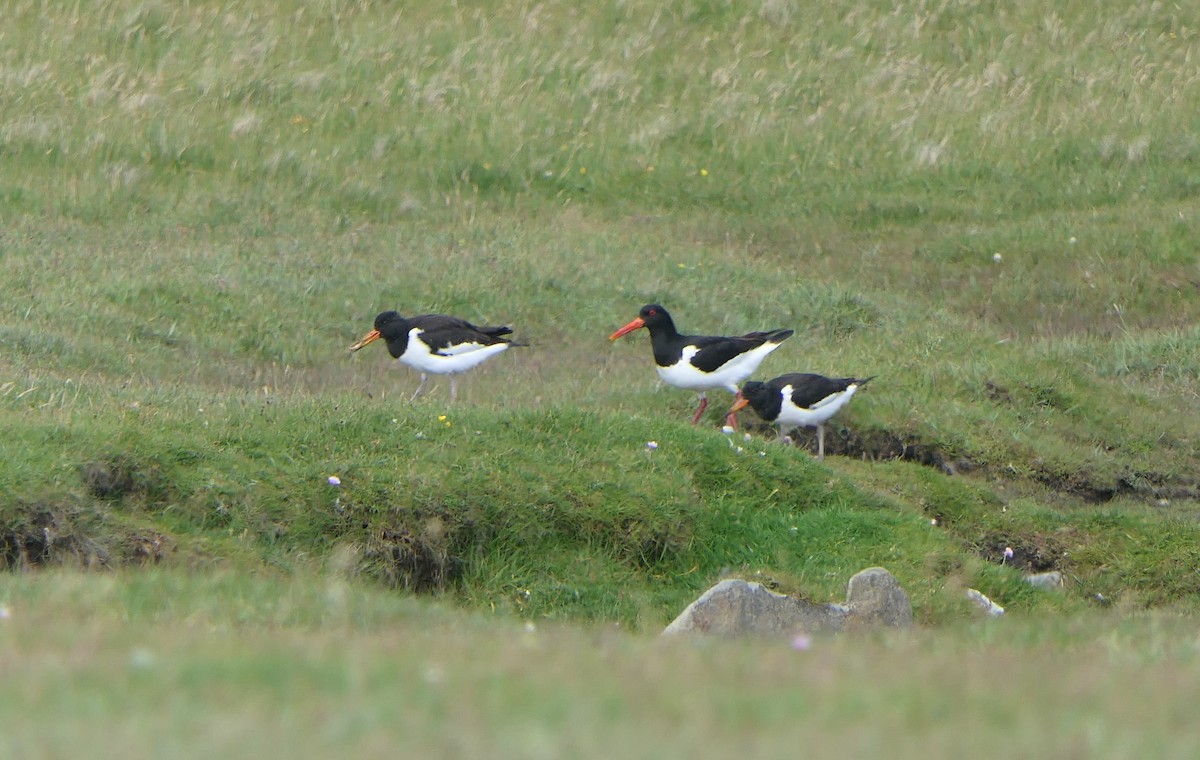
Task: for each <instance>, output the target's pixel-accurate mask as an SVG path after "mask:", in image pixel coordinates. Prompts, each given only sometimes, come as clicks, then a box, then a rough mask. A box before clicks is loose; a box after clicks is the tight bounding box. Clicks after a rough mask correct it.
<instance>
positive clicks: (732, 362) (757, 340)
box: [608, 304, 793, 427]
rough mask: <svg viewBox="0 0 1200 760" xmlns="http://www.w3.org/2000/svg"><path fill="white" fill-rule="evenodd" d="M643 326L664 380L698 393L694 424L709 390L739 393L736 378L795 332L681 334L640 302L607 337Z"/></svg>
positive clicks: (655, 308)
mask: <svg viewBox="0 0 1200 760" xmlns="http://www.w3.org/2000/svg"><path fill="white" fill-rule="evenodd" d="M643 327H644V328H646V329H647V330H649V331H650V347H651V349H653V351H654V363H655V365H656V369H657V370H658V376H659V377H660V378H662V381H663V382H664V383H666V384H667V385H673V386H675V387H676V388H685V389H688V390H693V391H696V392H697V393H698V394H700V408H699V409H697V410H696V414H695V416H693V417H692V424H693V425H694V424H696V423H697V422H699V421H700V416H701V415H702V414H704V410H705V409H706V408H708V396H707V391H709V390H712V389H714V388H724V389H725V390H727V391H729V392H730V393H732V394H734V395H735V396H740V394H739V393H738V383H741V382H742V381H743V380H745V379H746V378H748V377H750V375H752V374H754V370H756V369H758V365H759V364H762V360H763V359H765V358H766V357H767V354H769V353H771V352H772V351H774V350H775V349H777V348H779V344H780V343H782V342H783V341H784V340H786V339H787V338H788V337H790V336H791V334H792V332H793V331H792V330H771V331H769V332H752V333H747V334H745V335H739V336H737V337H719V336H701V335H680V334H679V331H678V330H676V329H675V322H674V321H673V320H672V319H671V315H670V314H668V313H667V310H666V309H664V308H663V307H662V306H659V305H658V304H650V305H648V306H643V307H642V308H641V311H639V312H638V316H637V318H636V319H634V320H633V321H632V322H630V323H629V324H627V325H625V326H624V327H622V328H621V329H619V330H617V331H616V332H614V333H613V334H612V335H610V336H609V338H608V339H609V340H616V339H617V338H620V337H621V336H622V335H627V334H629V333H631V332H633V331H634V330H638V329H641V328H643ZM726 422H727V423H728V424H729V425H732V426H734V427H737V418H736V417H735V416H734V415H733V414H732V413H730V414H729V415H728V417H727V419H726Z"/></svg>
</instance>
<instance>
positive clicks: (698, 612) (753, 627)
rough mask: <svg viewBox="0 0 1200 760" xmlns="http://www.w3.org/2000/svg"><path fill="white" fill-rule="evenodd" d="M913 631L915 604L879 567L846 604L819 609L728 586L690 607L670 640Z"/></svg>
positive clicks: (740, 583)
mask: <svg viewBox="0 0 1200 760" xmlns="http://www.w3.org/2000/svg"><path fill="white" fill-rule="evenodd" d="M908 625H912V604H911V603H910V602H909V600H908V595H907V594H905V593H904V589H902V588H900V584H899V582H897V581H896V579H895V577H894V576H892V574H891V573H889V572H888V571H887V570H884V569H883V568H879V567H873V568H870V569H868V570H864V571H862V572H861V573H858V574H857V575H855V576H854V577H853V578H851V579H850V583H849V584H848V591H847V596H846V603H845V604H817V603H815V602H808V601H805V600H803V599H796V598H793V597H790V596H786V595H784V594H777V593H775V592H773V591H770V590H768V589H766V588H764V587H763V586H762V585H761V584H758V583H752V582H749V581H744V580H741V579H737V578H730V579H727V580H723V581H721V582H720V583H718V584H717V585H715V586H713V587H712V588H710V589H709V590H708V591H706V592H704V594H703V595H701V596H700V598H699V599H697V600H696V601H694V602H692V603H691V604H690V605H688V607H687V609H685V610H684V611H683V612H682V613H680V615H679V617H677V618H675V620H674V621H672V622H671V624H670V625H668V626H667V627H666V629H665V630H664V631H663V635H664V636H676V635H680V634H706V635H712V636H747V635H757V636H785V635H794V634H796V633H800V632H803V633H830V632H837V631H844V630H849V629H858V628H867V627H875V626H892V627H903V626H908Z"/></svg>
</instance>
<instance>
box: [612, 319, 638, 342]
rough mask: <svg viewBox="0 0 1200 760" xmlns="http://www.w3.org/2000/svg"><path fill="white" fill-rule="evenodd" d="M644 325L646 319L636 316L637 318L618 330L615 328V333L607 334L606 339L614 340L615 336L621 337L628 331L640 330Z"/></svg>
mask: <svg viewBox="0 0 1200 760" xmlns="http://www.w3.org/2000/svg"><path fill="white" fill-rule="evenodd" d="M645 326H646V321H645V320H643V319H642V318H641V317H638V318H637V319H635V320H633V321H632V322H630V323H629V324H627V325H625V326H624V327H622V328H621V329H620V330H617V331H616V332H615V333H613V334H612V335H610V336H608V339H609V340H616V339H617V338H619V337H621V336H622V335H628V334H629V333H631V332H633V331H634V330H640V329H641V328H643V327H645Z"/></svg>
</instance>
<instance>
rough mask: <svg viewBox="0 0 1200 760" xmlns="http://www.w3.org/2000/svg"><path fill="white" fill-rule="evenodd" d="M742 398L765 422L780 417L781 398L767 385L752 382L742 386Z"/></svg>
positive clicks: (755, 381)
mask: <svg viewBox="0 0 1200 760" xmlns="http://www.w3.org/2000/svg"><path fill="white" fill-rule="evenodd" d="M742 398H744V399H746V403H748V404H749V405H750V407H751V408H752V409H753V410H754V411H755V412H757V413H758V416H759V417H762V418H763V419H765V420H773V419H775V418H776V417H778V416H779V410H780V407H781V398H782V397H781V396H780V395H779V391H777V390H775V389H774V388H772V387H771V386H769V385H767V384H766V383H760V382H758V381H757V380H751V381H750V382H748V383H746V384H745V385H743V386H742Z"/></svg>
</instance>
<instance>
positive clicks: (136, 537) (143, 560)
mask: <svg viewBox="0 0 1200 760" xmlns="http://www.w3.org/2000/svg"><path fill="white" fill-rule="evenodd" d="M174 548H175V541H174V540H173V539H172V538H171V537H170V536H167V535H166V534H163V533H159V532H157V531H153V530H137V531H132V532H130V533H128V534H126V535H124V536H122V538H121V541H120V551H121V557H122V559H124V560H125V561H127V562H132V563H136V564H139V565H154V564H157V563H158V562H160V561H162V560H164V559H166V558H167V557H168V556H169V555H170V554H171V552H172V550H173V549H174Z"/></svg>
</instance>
